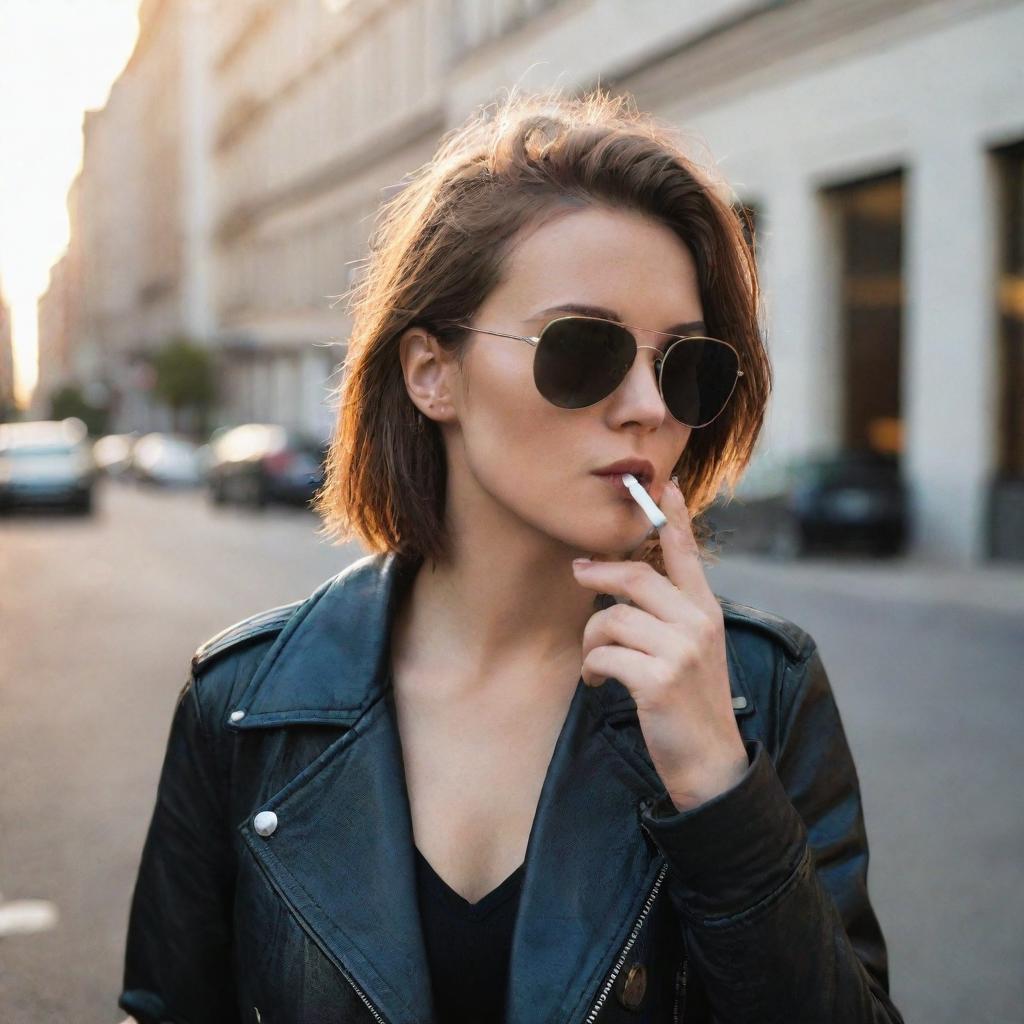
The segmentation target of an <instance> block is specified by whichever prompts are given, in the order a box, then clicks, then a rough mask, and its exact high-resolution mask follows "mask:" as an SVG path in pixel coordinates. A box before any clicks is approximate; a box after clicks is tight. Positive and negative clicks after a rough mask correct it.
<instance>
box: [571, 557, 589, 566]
mask: <svg viewBox="0 0 1024 1024" xmlns="http://www.w3.org/2000/svg"><path fill="white" fill-rule="evenodd" d="M590 564H591V563H590V559H589V558H574V559H573V560H572V565H573V568H574V569H576V568H581V567H583V566H586V565H590Z"/></svg>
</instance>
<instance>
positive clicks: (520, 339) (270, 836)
mask: <svg viewBox="0 0 1024 1024" xmlns="http://www.w3.org/2000/svg"><path fill="white" fill-rule="evenodd" d="M352 312H353V330H352V336H351V339H350V344H349V350H348V356H347V359H346V365H345V371H346V372H345V375H344V379H343V381H342V384H341V394H340V398H341V402H340V414H339V423H338V429H337V432H336V436H335V439H334V442H333V447H332V449H331V452H330V456H329V460H328V475H327V481H326V484H325V487H324V488H323V490H322V492H321V493H320V494H319V495H318V499H317V508H318V511H319V512H320V513H321V514H322V516H323V517H324V523H325V528H326V530H327V531H328V532H329V533H331V534H332V535H333V536H335V537H336V538H338V539H347V538H350V537H356V538H358V539H359V540H360V541H362V543H363V544H364V546H365V547H366V548H367V549H368V550H369V551H370V554H369V555H367V556H366V557H364V558H362V559H360V560H359V561H358V562H356V563H355V564H354V565H352V566H350V567H349V568H348V569H347V570H345V571H344V572H342V573H340V574H339V575H338V576H336V577H334V578H332V579H330V580H327V581H326V582H325V583H324V584H323V585H322V586H321V587H319V588H318V589H317V590H316V591H315V592H314V593H313V594H312V595H310V597H309V598H307V599H305V600H304V601H301V602H295V603H294V604H292V605H287V606H282V607H281V608H278V609H271V610H270V611H269V612H264V613H261V614H260V615H256V616H253V617H252V618H251V619H247V620H245V621H244V622H242V623H239V624H237V625H236V626H234V627H230V628H229V629H227V630H225V631H223V632H222V633H221V634H218V636H216V637H214V638H212V639H211V640H210V641H208V642H207V643H206V644H204V645H203V646H202V647H201V648H200V649H199V650H198V651H197V652H196V654H195V656H194V657H193V660H192V671H191V673H190V678H189V680H188V682H187V683H186V685H185V687H184V688H183V690H182V693H181V696H180V699H179V702H178V706H177V708H176V711H175V716H174V720H173V723H172V727H171V733H170V738H169V742H168V749H167V754H166V758H165V762H164V767H163V774H162V776H161V780H160V785H159V789H158V794H157V803H156V808H155V811H154V814H153V820H152V822H151V825H150V830H149V834H148V838H147V841H146V846H145V849H144V852H143V857H142V864H141V867H140V871H139V877H138V880H137V883H136V888H135V894H134V899H133V904H132V912H131V919H130V924H129V933H128V945H127V955H126V964H125V981H124V991H123V993H122V995H121V998H120V1003H119V1005H120V1006H121V1007H122V1008H123V1009H125V1010H127V1011H129V1012H130V1013H132V1014H133V1015H134V1016H135V1017H136V1018H137V1019H139V1020H140V1021H146V1022H148V1021H160V1020H175V1021H178V1020H187V1021H190V1022H192V1024H197V1022H200V1021H209V1022H214V1021H217V1022H222V1021H229V1020H240V1021H250V1020H255V1021H260V1020H262V1021H267V1022H274V1024H279V1022H284V1021H296V1022H297V1021H303V1022H305V1021H351V1022H362V1021H367V1022H370V1021H378V1022H379V1021H386V1022H388V1024H398V1022H403V1024H405V1022H424V1024H425V1022H431V1021H436V1022H438V1024H450V1022H458V1021H474V1022H483V1021H499V1020H502V1021H506V1022H508V1024H539V1022H552V1024H554V1022H587V1024H597V1022H602V1024H609V1022H615V1021H647V1022H661V1021H666V1022H667V1021H679V1020H685V1021H687V1022H689V1024H697V1022H710V1021H712V1020H721V1021H726V1020H728V1021H731V1022H751V1024H753V1022H758V1024H761V1022H765V1021H786V1022H794V1021H815V1022H824V1021H840V1022H853V1021H858V1022H866V1021H877V1022H881V1021H886V1022H894V1021H900V1020H901V1018H900V1015H899V1013H898V1011H897V1010H896V1009H895V1007H894V1006H893V1004H892V1002H891V1001H890V999H889V997H888V975H887V959H886V949H885V943H884V940H883V936H882V934H881V931H880V929H879V926H878V923H877V920H876V918H875V914H874V912H873V910H872V907H871V904H870V901H869V898H868V893H867V885H866V873H867V863H868V847H867V839H866V834H865V828H864V821H863V815H862V809H861V802H860V792H859V786H858V780H857V774H856V769H855V767H854V764H853V761H852V758H851V755H850V751H849V748H848V745H847V742H846V738H845V735H844V731H843V726H842V723H841V720H840V717H839V712H838V710H837V708H836V705H835V701H834V699H833V696H832V691H831V688H830V685H829V681H828V678H827V676H826V673H825V670H824V667H823V665H822V661H821V657H820V654H819V652H818V650H817V648H816V646H815V644H814V641H813V639H812V638H811V637H810V636H808V635H807V633H806V632H804V631H803V630H801V629H800V628H799V627H798V626H796V625H794V624H793V623H791V622H788V621H786V620H785V619H781V618H779V617H777V616H774V615H772V614H770V613H768V612H762V611H758V610H756V609H753V608H750V607H747V606H744V605H739V604H737V603H735V602H733V601H730V600H729V599H727V598H719V597H718V596H716V595H715V594H713V593H712V591H711V589H710V587H709V586H708V583H707V580H706V578H705V576H704V573H703V567H702V555H703V554H705V553H706V548H705V546H704V543H703V542H704V541H705V540H706V531H705V529H704V527H703V526H702V524H701V520H700V515H701V513H702V512H703V511H704V510H705V509H706V507H707V506H708V504H709V503H710V502H711V500H712V499H713V498H714V496H715V495H716V493H717V492H718V491H719V489H720V487H721V486H722V485H723V484H734V483H735V481H736V480H737V479H738V477H739V475H740V474H741V472H742V470H743V469H744V467H745V466H746V464H747V462H748V460H749V458H750V456H751V453H752V451H753V448H754V445H755V443H756V440H757V436H758V433H759V431H760V428H761V424H762V420H763V415H764V412H765V406H766V403H767V399H768V394H769V390H770V384H771V372H770V367H769V362H768V358H767V354H766V352H765V349H764V346H763V343H762V341H761V331H760V329H759V323H758V317H759V298H758V287H757V277H756V270H755V266H754V263H753V260H752V257H751V253H750V251H749V248H748V246H747V244H746V243H745V241H744V237H743V233H742V230H741V225H740V224H739V222H738V220H737V218H736V216H735V214H734V213H733V212H732V208H731V206H730V204H729V201H728V196H727V192H726V190H725V189H724V188H723V187H722V186H721V185H720V183H716V182H714V181H713V180H712V179H711V177H710V175H709V174H708V173H707V172H705V171H702V170H701V169H700V168H698V167H697V166H695V165H694V164H693V162H692V161H691V160H689V159H688V158H687V157H686V156H685V155H684V154H683V152H682V151H681V149H680V146H679V144H678V142H677V141H676V139H675V137H674V136H673V133H672V132H671V130H670V129H668V128H667V127H665V126H662V125H659V124H657V123H656V122H654V121H653V120H652V119H651V118H649V117H645V116H642V115H640V114H639V113H638V112H636V110H635V108H633V107H632V106H631V105H630V104H629V103H628V102H627V101H625V100H622V99H616V98H612V97H610V96H608V95H607V94H604V93H602V92H600V91H598V92H594V93H592V94H590V95H588V96H587V97H584V98H583V99H576V100H573V99H565V98H563V97H561V96H560V95H558V94H557V93H553V92H552V93H548V94H543V95H539V96H535V97H532V98H531V97H526V98H524V97H521V96H515V95H513V96H512V97H510V98H508V99H507V100H506V101H504V103H503V104H501V105H500V106H499V107H498V109H496V110H494V111H481V112H480V113H478V115H476V116H475V117H474V118H472V119H470V121H469V122H467V124H465V125H464V126H463V127H462V128H460V129H459V130H457V131H454V132H452V133H450V134H449V135H448V136H447V137H446V138H445V139H444V140H443V141H442V145H441V147H440V149H439V151H438V152H437V154H436V155H435V157H434V159H432V160H431V161H430V162H429V163H428V164H426V165H424V167H422V168H420V169H419V171H417V172H416V173H415V174H413V175H412V176H410V178H409V179H408V180H407V181H406V182H405V183H404V187H403V188H402V190H401V191H400V192H399V193H398V195H396V196H395V197H393V198H392V199H391V200H390V202H389V203H388V204H387V205H386V206H385V208H384V211H383V215H382V219H381V221H380V224H379V226H378V229H377V231H376V232H375V235H374V238H373V240H372V245H371V256H370V259H369V263H368V267H367V268H366V273H365V274H364V275H363V277H362V279H361V280H360V282H359V284H358V285H357V290H356V293H355V295H354V301H353V305H352ZM627 470H628V471H629V472H632V473H633V474H634V475H635V476H637V477H638V478H639V479H640V481H641V483H642V484H643V486H644V487H645V488H646V489H647V490H648V491H649V492H650V495H651V496H652V497H653V498H654V500H655V501H656V502H658V503H659V505H660V506H661V508H662V509H663V510H664V512H665V515H666V517H667V519H668V522H667V523H666V525H665V526H664V527H662V529H661V530H660V533H658V534H655V533H654V531H653V530H652V529H651V526H650V523H649V521H648V520H647V519H646V517H645V515H644V513H643V512H642V511H641V510H640V508H639V507H638V505H637V504H636V503H635V502H634V501H633V499H632V498H631V497H629V495H628V493H627V492H626V491H625V490H624V489H623V488H622V485H621V483H618V482H617V480H619V479H621V473H622V472H623V471H627ZM617 474H618V475H617ZM675 477H678V486H676V485H675V484H674V483H673V478H675ZM588 554H589V555H592V556H593V558H592V560H591V561H590V563H589V564H581V565H577V564H576V563H575V562H574V559H575V558H576V557H577V556H584V555H588Z"/></svg>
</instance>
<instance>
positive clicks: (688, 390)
mask: <svg viewBox="0 0 1024 1024" xmlns="http://www.w3.org/2000/svg"><path fill="white" fill-rule="evenodd" d="M453 326H455V327H461V328H464V329H465V330H467V331H476V332H477V333H479V334H493V335H496V336H497V337H499V338H514V339H515V340H517V341H525V342H527V343H528V344H530V345H533V346H534V347H535V349H536V352H535V353H534V358H533V379H534V382H535V383H536V385H537V390H538V391H539V392H540V393H541V394H542V395H543V396H544V397H545V398H546V399H547V400H548V401H549V402H551V403H552V405H557V406H558V407H559V408H561V409H586V408H588V407H589V406H591V405H596V404H597V403H598V402H600V401H601V400H602V399H604V398H607V397H608V396H609V395H610V394H611V393H612V392H613V391H614V390H615V389H616V388H617V387H618V386H619V385H620V384H621V383H622V381H623V380H624V379H625V377H626V374H627V373H628V372H629V369H630V367H631V366H632V365H633V361H634V360H635V359H636V354H637V351H638V350H639V349H641V348H649V349H652V350H653V351H655V352H658V357H657V358H656V359H655V360H654V365H655V373H656V375H657V378H658V390H659V391H660V392H661V398H662V401H664V403H665V408H666V409H668V411H669V413H671V415H672V416H673V417H675V419H677V420H678V421H679V422H680V423H682V424H683V425H684V426H687V427H694V428H696V427H706V426H707V425H708V424H709V423H710V422H711V421H712V420H714V419H715V418H716V417H717V416H718V415H719V413H721V411H722V410H723V409H724V408H725V406H726V403H727V402H728V401H729V399H730V398H731V397H732V393H733V391H735V389H736V382H737V381H738V380H739V378H740V377H742V376H743V371H742V370H741V369H740V368H739V363H740V359H739V353H738V352H737V351H736V349H735V348H733V346H732V345H730V344H729V343H728V342H726V341H720V340H719V339H717V338H704V337H701V336H699V335H693V336H691V335H677V334H668V335H665V336H666V337H669V338H675V341H672V342H670V343H669V345H668V348H666V349H665V351H664V352H661V351H660V350H659V349H656V348H655V347H654V346H653V345H638V344H637V343H636V338H635V337H634V336H633V334H632V332H631V331H630V330H629V329H628V327H627V325H626V324H620V323H617V322H615V321H614V320H601V319H599V318H597V317H591V316H562V317H558V318H557V319H555V320H552V321H551V322H550V323H548V324H547V325H546V326H545V327H544V329H543V330H542V331H541V332H540V334H538V335H536V336H534V337H527V336H524V335H520V334H504V333H502V332H501V331H485V330H483V329H481V328H479V327H470V326H468V325H467V324H454V325H453ZM652 333H654V334H664V332H663V331H654V332H652Z"/></svg>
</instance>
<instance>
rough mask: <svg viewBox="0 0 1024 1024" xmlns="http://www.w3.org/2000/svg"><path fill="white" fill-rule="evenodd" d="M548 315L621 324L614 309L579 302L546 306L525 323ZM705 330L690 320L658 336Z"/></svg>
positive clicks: (700, 322) (696, 321) (701, 322)
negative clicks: (573, 315) (569, 315)
mask: <svg viewBox="0 0 1024 1024" xmlns="http://www.w3.org/2000/svg"><path fill="white" fill-rule="evenodd" d="M550 313H578V314H579V315H580V316H594V317H597V318H598V319H600V320H614V321H615V322H616V323H620V324H621V323H622V317H620V316H619V314H618V313H616V312H615V310H614V309H606V308H605V307H604V306H590V305H586V304H584V303H579V302H563V303H560V304H559V305H557V306H548V308H547V309H542V310H541V311H540V312H539V313H534V315H533V316H531V317H530V318H529V319H528V320H527V321H526V322H527V323H531V322H532V321H534V320H540V319H541V318H542V317H545V316H548V314H550ZM706 330H707V326H706V324H705V323H704V321H703V320H690V321H689V322H687V323H684V324H672V326H671V327H666V328H665V330H664V331H660V332H658V333H660V334H689V333H691V332H703V331H706Z"/></svg>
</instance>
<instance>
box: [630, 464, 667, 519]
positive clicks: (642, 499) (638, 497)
mask: <svg viewBox="0 0 1024 1024" xmlns="http://www.w3.org/2000/svg"><path fill="white" fill-rule="evenodd" d="M622 482H623V483H624V484H625V485H626V489H627V490H628V491H629V493H630V494H632V495H633V500H634V501H635V502H636V503H637V504H638V505H639V506H640V507H641V508H642V509H643V510H644V515H646V516H647V518H648V519H650V521H651V523H652V525H653V526H654V528H655V529H656V530H660V529H661V528H662V527H663V526H664V525H665V524H666V523H667V522H668V519H667V518H666V517H665V513H664V512H662V511H661V509H660V508H658V506H657V505H655V504H654V499H653V498H652V497H651V496H650V495H649V494H648V493H647V492H646V491H645V490H644V487H643V484H641V483H640V481H639V480H637V478H636V477H635V476H633V474H632V473H623V474H622Z"/></svg>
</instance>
